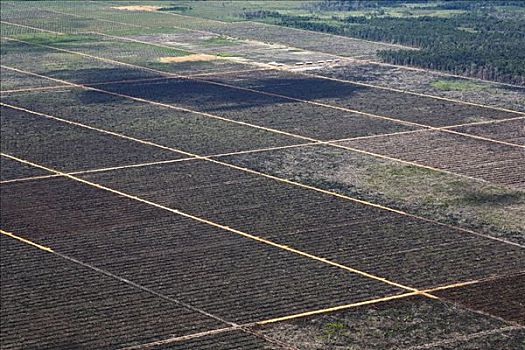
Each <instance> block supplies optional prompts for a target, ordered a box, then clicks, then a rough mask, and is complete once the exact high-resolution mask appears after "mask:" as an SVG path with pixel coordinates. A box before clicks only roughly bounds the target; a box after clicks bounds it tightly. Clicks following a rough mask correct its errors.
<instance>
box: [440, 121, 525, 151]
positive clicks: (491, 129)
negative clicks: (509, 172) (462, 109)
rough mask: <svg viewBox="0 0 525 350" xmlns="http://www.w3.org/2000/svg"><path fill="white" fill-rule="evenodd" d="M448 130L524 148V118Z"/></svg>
mask: <svg viewBox="0 0 525 350" xmlns="http://www.w3.org/2000/svg"><path fill="white" fill-rule="evenodd" d="M450 130H454V131H459V132H463V133H467V134H472V135H477V136H482V137H488V138H491V139H494V140H499V141H505V142H509V143H514V144H516V145H521V146H525V117H523V119H516V120H508V121H502V122H499V123H492V124H481V125H466V126H460V127H456V128H451V129H450Z"/></svg>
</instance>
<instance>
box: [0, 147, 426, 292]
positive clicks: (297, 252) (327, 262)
mask: <svg viewBox="0 0 525 350" xmlns="http://www.w3.org/2000/svg"><path fill="white" fill-rule="evenodd" d="M1 155H2V156H4V157H7V158H10V159H12V160H15V161H18V162H20V163H23V164H27V165H30V166H33V167H35V168H39V169H43V170H46V171H48V172H51V173H55V174H59V175H62V176H64V177H66V178H68V179H71V180H74V181H77V182H80V183H83V184H85V185H88V186H91V187H94V188H97V189H100V190H104V191H107V192H110V193H113V194H117V195H119V196H121V197H125V198H128V199H132V200H135V201H138V202H141V203H144V204H148V205H150V206H153V207H156V208H159V209H163V210H166V211H168V212H171V213H173V214H177V215H180V216H183V217H186V218H188V219H191V220H193V221H196V222H200V223H203V224H207V225H209V226H212V227H216V228H219V229H222V230H225V231H229V232H231V233H234V234H237V235H239V236H242V237H245V238H248V239H251V240H253V241H257V242H259V243H263V244H266V245H268V246H272V247H274V248H277V249H280V250H284V251H287V252H290V253H294V254H295V255H299V256H302V257H304V258H307V259H310V260H314V261H318V262H321V263H323V264H325V265H329V266H333V267H336V268H339V269H341V270H345V271H348V272H351V273H353V274H355V275H360V276H362V277H365V278H368V279H372V280H376V281H379V282H382V283H384V284H388V285H391V286H393V287H396V288H398V289H402V290H408V291H410V292H415V293H416V294H422V295H425V296H427V297H430V298H433V299H435V298H436V297H434V296H431V295H427V294H428V293H425V292H422V291H420V290H418V289H416V288H413V287H409V286H405V285H403V284H400V283H397V282H394V281H390V280H388V279H386V278H383V277H380V276H376V275H374V274H371V273H368V272H365V271H361V270H359V269H355V268H353V267H349V266H346V265H343V264H340V263H337V262H335V261H331V260H329V259H326V258H322V257H318V256H316V255H313V254H310V253H308V252H304V251H301V250H299V249H296V248H293V247H290V246H287V245H284V244H280V243H276V242H273V241H270V240H268V239H265V238H262V237H258V236H255V235H253V234H250V233H246V232H244V231H241V230H237V229H235V228H232V227H229V226H226V225H223V224H219V223H216V222H213V221H211V220H208V219H205V218H201V217H198V216H195V215H193V214H189V213H186V212H184V211H181V210H179V209H174V208H170V207H167V206H165V205H162V204H158V203H155V202H152V201H150V200H147V199H143V198H140V197H138V196H135V195H131V194H128V193H125V192H122V191H120V190H115V189H113V188H110V187H107V186H104V185H100V184H98V183H95V182H92V181H89V180H85V179H83V178H80V177H77V176H74V175H69V174H67V173H64V172H61V171H59V170H55V169H52V168H49V167H47V166H44V165H41V164H37V163H34V162H31V161H28V160H25V159H22V158H19V157H15V156H12V155H9V154H6V153H1Z"/></svg>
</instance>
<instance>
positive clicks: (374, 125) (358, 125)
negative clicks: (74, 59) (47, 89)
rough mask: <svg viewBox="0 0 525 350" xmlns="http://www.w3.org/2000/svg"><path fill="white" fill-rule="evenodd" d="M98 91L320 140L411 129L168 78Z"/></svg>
mask: <svg viewBox="0 0 525 350" xmlns="http://www.w3.org/2000/svg"><path fill="white" fill-rule="evenodd" d="M100 88H101V89H103V90H108V91H112V92H117V93H121V94H125V95H131V96H134V97H140V98H145V99H148V100H153V101H157V102H162V103H166V104H172V105H176V106H182V107H185V108H189V109H192V110H197V111H200V112H207V113H211V114H214V115H219V116H221V117H225V118H228V119H233V120H236V121H241V122H247V123H251V124H255V125H259V126H264V127H268V128H273V129H277V130H282V131H286V132H291V133H297V134H300V135H301V136H307V137H314V138H318V139H323V140H333V139H342V138H350V137H358V136H368V135H375V134H382V133H391V132H398V131H406V130H412V129H414V127H412V126H407V125H403V124H401V123H397V122H392V121H388V120H381V119H377V118H371V117H366V116H361V115H358V114H355V113H349V112H345V111H340V110H334V109H332V108H326V107H323V106H314V105H309V104H307V103H302V102H297V101H292V100H289V99H285V98H280V97H275V96H267V95H263V94H258V93H254V92H250V91H242V90H238V89H235V88H229V87H224V86H217V85H213V84H209V83H207V82H203V81H198V80H188V79H169V80H165V81H155V82H151V83H148V82H141V83H129V84H128V83H125V84H108V85H104V86H100Z"/></svg>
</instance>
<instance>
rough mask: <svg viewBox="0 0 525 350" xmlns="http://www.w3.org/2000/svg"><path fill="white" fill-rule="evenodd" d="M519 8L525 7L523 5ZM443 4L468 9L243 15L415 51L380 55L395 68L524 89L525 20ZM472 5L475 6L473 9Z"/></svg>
mask: <svg viewBox="0 0 525 350" xmlns="http://www.w3.org/2000/svg"><path fill="white" fill-rule="evenodd" d="M392 1H393V2H396V0H392ZM341 2H342V1H338V3H341ZM404 2H405V3H406V1H404ZM480 3H481V5H483V6H481V5H480ZM509 3H514V2H513V1H509ZM520 3H521V5H524V3H525V1H524V2H520ZM373 4H374V2H371V3H369V4H368V5H369V6H370V5H373ZM447 4H448V5H450V6H453V7H455V8H458V7H460V6H464V7H469V8H470V10H469V11H468V12H466V13H463V14H458V15H454V16H451V17H430V16H426V17H390V16H388V15H381V16H347V17H344V18H340V17H336V16H334V17H332V18H331V19H330V20H326V18H324V19H323V18H320V17H318V16H317V15H316V14H311V15H308V16H304V15H301V16H295V15H286V14H281V13H279V12H277V11H252V12H247V13H245V17H246V18H247V19H255V20H264V21H271V22H272V23H276V24H279V25H283V26H289V27H294V28H301V29H307V30H312V31H319V32H326V33H332V34H339V35H346V36H350V37H356V38H361V39H366V40H372V41H382V42H388V43H395V44H402V45H408V46H411V47H414V48H418V49H419V50H407V49H395V50H384V51H380V52H379V53H378V55H379V57H380V58H381V59H382V60H384V61H386V62H389V63H393V64H400V65H411V66H417V67H422V68H430V69H436V70H442V71H447V72H450V73H454V74H459V75H466V76H470V77H475V78H481V79H488V80H494V81H500V82H505V83H513V84H522V85H524V84H525V18H523V17H524V16H521V17H520V16H513V17H510V18H504V17H503V18H501V17H500V16H497V15H495V11H494V10H493V9H492V8H491V6H490V2H472V1H469V2H464V1H449V2H448V3H443V4H442V5H441V6H444V7H446V6H447ZM474 4H478V5H479V6H478V7H477V8H473V6H474ZM433 8H435V5H434V7H433ZM524 13H525V12H524Z"/></svg>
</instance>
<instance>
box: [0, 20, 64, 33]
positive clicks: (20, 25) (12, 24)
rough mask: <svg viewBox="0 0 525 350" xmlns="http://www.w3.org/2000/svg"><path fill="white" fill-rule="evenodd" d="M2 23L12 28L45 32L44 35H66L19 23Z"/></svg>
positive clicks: (0, 21)
mask: <svg viewBox="0 0 525 350" xmlns="http://www.w3.org/2000/svg"><path fill="white" fill-rule="evenodd" d="M0 23H3V24H7V25H10V26H15V27H22V28H28V29H33V30H36V31H40V32H43V33H50V34H57V35H66V33H61V32H55V31H54V30H47V29H42V28H37V27H32V26H28V25H25V24H18V23H13V22H7V21H2V20H0Z"/></svg>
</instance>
